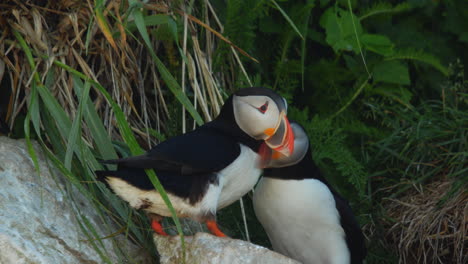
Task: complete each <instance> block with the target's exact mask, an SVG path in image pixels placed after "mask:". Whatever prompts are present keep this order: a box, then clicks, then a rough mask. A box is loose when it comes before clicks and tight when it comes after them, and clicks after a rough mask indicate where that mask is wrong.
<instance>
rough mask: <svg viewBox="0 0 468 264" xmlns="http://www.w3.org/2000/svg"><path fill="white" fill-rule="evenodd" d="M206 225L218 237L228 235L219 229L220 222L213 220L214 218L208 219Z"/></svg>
mask: <svg viewBox="0 0 468 264" xmlns="http://www.w3.org/2000/svg"><path fill="white" fill-rule="evenodd" d="M206 227H207V228H208V230H210V232H211V233H212V234H213V235H215V236H217V237H227V236H226V235H225V234H224V233H223V232H221V230H219V228H218V224H216V221H213V220H208V221H206Z"/></svg>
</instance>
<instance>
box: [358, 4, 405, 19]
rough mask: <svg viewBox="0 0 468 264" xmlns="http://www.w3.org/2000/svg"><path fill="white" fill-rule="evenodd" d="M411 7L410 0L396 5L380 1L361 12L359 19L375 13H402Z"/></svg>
mask: <svg viewBox="0 0 468 264" xmlns="http://www.w3.org/2000/svg"><path fill="white" fill-rule="evenodd" d="M411 8H412V6H411V4H410V3H408V2H403V3H400V4H398V5H396V6H392V4H390V3H385V2H379V3H376V4H374V5H373V6H371V7H369V8H368V9H365V10H364V11H363V12H361V15H360V16H359V20H360V21H362V20H364V19H366V18H368V17H371V16H375V15H382V14H395V13H400V12H404V11H408V10H411Z"/></svg>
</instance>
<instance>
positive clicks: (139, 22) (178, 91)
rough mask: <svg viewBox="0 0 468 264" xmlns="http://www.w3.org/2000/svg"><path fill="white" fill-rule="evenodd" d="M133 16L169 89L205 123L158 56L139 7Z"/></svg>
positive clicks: (192, 113)
mask: <svg viewBox="0 0 468 264" xmlns="http://www.w3.org/2000/svg"><path fill="white" fill-rule="evenodd" d="M132 14H133V17H134V18H135V24H136V26H137V28H138V31H139V32H140V34H141V37H142V38H143V40H144V41H145V44H146V46H147V48H148V51H149V52H150V54H151V56H152V57H153V60H154V62H155V63H156V67H157V68H158V70H159V72H160V73H161V77H162V78H163V80H164V82H165V83H166V84H167V86H168V88H169V90H171V92H172V93H173V94H174V96H175V97H176V98H177V99H178V100H179V102H180V103H181V104H182V105H183V106H184V107H185V109H187V111H188V112H189V113H190V115H191V116H192V117H193V119H195V121H196V122H197V124H198V125H202V124H203V119H202V118H201V116H200V114H198V112H197V110H196V109H195V107H194V106H193V104H192V103H191V102H190V100H189V99H188V98H187V96H186V95H185V94H184V93H183V92H182V88H181V87H180V85H179V84H178V83H177V81H176V80H175V78H174V77H173V76H172V74H171V73H170V72H169V70H168V69H167V68H166V66H164V64H163V63H162V61H161V60H160V59H159V58H158V57H157V56H156V53H155V52H154V49H153V47H152V45H151V41H150V39H149V35H148V32H147V30H146V25H145V20H144V18H143V14H142V12H141V11H140V10H139V9H134V10H133V12H132Z"/></svg>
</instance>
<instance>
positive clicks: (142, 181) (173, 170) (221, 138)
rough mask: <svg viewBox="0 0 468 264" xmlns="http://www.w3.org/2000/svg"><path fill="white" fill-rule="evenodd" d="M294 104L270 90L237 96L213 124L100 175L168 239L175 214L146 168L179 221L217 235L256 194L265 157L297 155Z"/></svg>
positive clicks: (252, 90)
mask: <svg viewBox="0 0 468 264" xmlns="http://www.w3.org/2000/svg"><path fill="white" fill-rule="evenodd" d="M286 111H287V104H286V100H285V99H284V98H283V97H281V96H280V95H278V94H276V93H275V92H273V91H272V90H270V89H267V88H263V87H250V88H244V89H241V90H239V91H237V92H236V93H234V94H233V95H231V96H230V97H229V98H228V99H227V100H226V102H225V104H224V105H223V107H222V109H221V112H220V114H219V115H218V116H217V117H216V119H214V120H213V121H211V122H209V123H206V124H205V125H203V126H201V127H199V128H197V129H195V130H193V131H191V132H188V133H186V134H183V135H180V136H176V137H173V138H170V139H168V140H166V141H164V142H162V143H160V144H158V145H157V146H155V147H154V148H152V149H151V150H149V151H148V152H147V153H146V154H144V155H141V156H135V157H129V158H122V159H116V160H107V161H104V163H107V164H117V165H118V169H117V170H116V171H97V172H96V175H97V177H98V179H99V180H101V181H103V182H105V183H106V184H107V185H108V186H109V187H110V188H111V189H112V191H114V192H115V193H116V194H117V195H118V196H119V197H120V198H122V199H123V200H125V201H127V202H128V203H129V204H130V206H131V207H133V208H136V209H143V210H144V211H146V212H147V213H148V215H149V217H150V218H151V220H152V222H151V226H152V228H153V230H154V231H155V232H156V233H158V234H160V235H167V234H166V233H165V232H164V230H163V228H162V226H161V223H160V221H161V220H162V217H167V216H170V215H171V214H170V212H169V210H168V208H167V207H166V205H165V203H164V201H163V200H162V198H161V196H160V195H159V193H158V192H157V191H156V190H155V188H154V187H153V184H152V183H151V181H150V179H149V178H148V176H147V175H146V173H145V171H144V169H154V170H155V172H156V175H157V177H158V179H159V181H160V182H161V184H162V185H163V187H164V189H165V190H166V191H167V193H168V196H169V198H170V200H171V203H172V205H173V206H174V209H175V211H176V213H177V215H178V216H179V217H189V218H192V219H194V220H197V221H200V222H205V223H206V225H207V227H208V229H209V230H210V231H211V232H212V233H213V234H214V235H217V236H225V235H224V234H223V233H222V232H221V231H220V230H219V228H218V227H217V224H216V221H215V217H216V211H217V210H218V209H221V208H223V207H226V206H228V205H230V204H231V203H233V202H235V201H236V200H238V199H240V198H241V197H242V196H243V195H245V194H246V193H247V192H248V191H250V190H251V189H253V187H254V186H255V184H256V183H257V181H258V178H259V176H260V174H261V172H262V165H264V164H262V160H264V159H262V153H268V151H266V150H268V149H270V148H271V149H276V151H279V152H281V153H283V154H284V155H286V156H289V155H290V154H291V153H292V152H293V147H294V135H293V133H292V130H291V127H290V124H289V121H288V119H287V116H286Z"/></svg>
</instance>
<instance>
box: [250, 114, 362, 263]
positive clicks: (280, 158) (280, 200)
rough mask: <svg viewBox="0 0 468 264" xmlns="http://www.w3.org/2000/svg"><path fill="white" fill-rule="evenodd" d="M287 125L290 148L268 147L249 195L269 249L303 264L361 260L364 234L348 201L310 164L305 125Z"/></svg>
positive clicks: (311, 162) (292, 123)
mask: <svg viewBox="0 0 468 264" xmlns="http://www.w3.org/2000/svg"><path fill="white" fill-rule="evenodd" d="M291 127H292V130H293V133H294V137H295V139H294V153H292V155H290V156H289V157H287V156H284V155H279V154H277V153H275V152H273V155H272V159H271V160H270V161H269V163H268V164H267V165H266V167H268V168H269V169H265V170H264V174H263V178H262V179H261V180H260V182H259V184H258V185H257V187H256V189H255V192H254V196H253V205H254V210H255V214H256V216H257V218H258V220H259V221H260V223H261V224H262V225H263V227H264V229H265V231H266V232H267V234H268V237H269V239H270V242H271V243H272V246H273V249H274V250H275V251H277V252H279V253H281V254H283V255H286V256H289V257H291V258H293V259H296V260H298V261H301V262H302V263H304V264H325V263H326V264H349V263H352V264H357V263H362V261H363V259H364V257H365V256H366V247H365V242H364V236H363V234H362V231H361V229H360V227H359V224H358V223H357V221H356V219H355V218H354V215H353V212H352V211H351V207H350V206H349V204H348V202H347V201H346V200H345V199H344V198H343V197H341V196H340V195H339V194H338V193H337V192H336V191H334V190H333V188H332V187H331V186H330V184H329V183H328V182H327V181H326V180H325V178H324V177H323V176H322V174H321V172H320V170H319V168H318V167H317V166H316V165H315V163H314V161H313V160H312V156H311V150H310V144H309V140H308V137H307V134H306V132H305V131H304V129H303V128H302V127H301V126H300V125H298V124H297V123H294V122H291Z"/></svg>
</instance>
